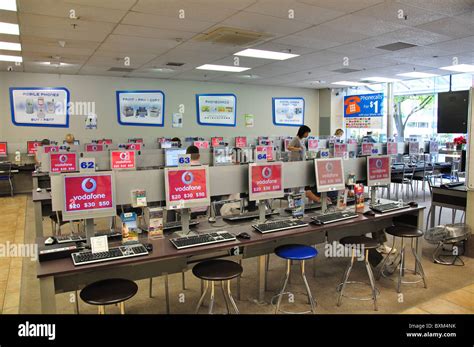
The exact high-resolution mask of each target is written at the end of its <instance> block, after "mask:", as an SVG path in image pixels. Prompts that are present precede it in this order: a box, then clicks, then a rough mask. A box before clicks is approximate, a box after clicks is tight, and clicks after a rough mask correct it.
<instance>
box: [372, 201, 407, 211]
mask: <svg viewBox="0 0 474 347" xmlns="http://www.w3.org/2000/svg"><path fill="white" fill-rule="evenodd" d="M408 207H410V206H409V205H408V204H400V203H398V202H389V203H387V204H378V205H371V206H370V209H371V210H373V211H375V212H377V213H385V212H391V211H397V210H402V209H404V208H408Z"/></svg>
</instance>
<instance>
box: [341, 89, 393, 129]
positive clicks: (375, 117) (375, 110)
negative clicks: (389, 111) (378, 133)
mask: <svg viewBox="0 0 474 347" xmlns="http://www.w3.org/2000/svg"><path fill="white" fill-rule="evenodd" d="M383 103H384V95H383V93H374V94H361V95H350V96H345V97H344V121H345V125H346V128H356V129H381V128H382V126H383Z"/></svg>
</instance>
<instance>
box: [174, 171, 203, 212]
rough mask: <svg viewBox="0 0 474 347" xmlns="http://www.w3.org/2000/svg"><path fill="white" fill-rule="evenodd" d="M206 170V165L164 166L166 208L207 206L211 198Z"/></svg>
mask: <svg viewBox="0 0 474 347" xmlns="http://www.w3.org/2000/svg"><path fill="white" fill-rule="evenodd" d="M208 170H209V168H208V166H191V167H185V168H166V169H165V191H166V208H167V209H181V208H189V207H203V206H209V205H210V202H211V199H210V189H209V171H208Z"/></svg>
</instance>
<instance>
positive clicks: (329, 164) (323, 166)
mask: <svg viewBox="0 0 474 347" xmlns="http://www.w3.org/2000/svg"><path fill="white" fill-rule="evenodd" d="M315 165H317V170H318V175H317V178H318V182H317V185H318V186H329V185H340V184H344V173H343V171H342V161H341V160H340V159H324V160H316V161H315Z"/></svg>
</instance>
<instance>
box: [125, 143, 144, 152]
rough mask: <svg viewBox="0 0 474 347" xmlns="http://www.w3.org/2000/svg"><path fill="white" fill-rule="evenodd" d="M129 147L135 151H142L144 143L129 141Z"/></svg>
mask: <svg viewBox="0 0 474 347" xmlns="http://www.w3.org/2000/svg"><path fill="white" fill-rule="evenodd" d="M126 148H127V149H131V150H134V151H141V150H142V144H141V143H138V142H137V143H128V144H127V147H126Z"/></svg>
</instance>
